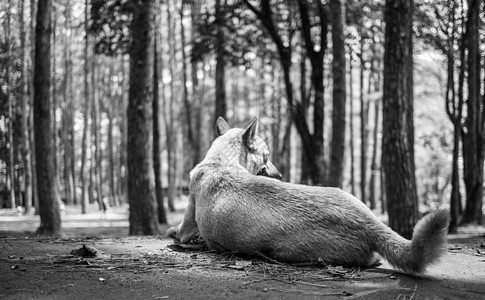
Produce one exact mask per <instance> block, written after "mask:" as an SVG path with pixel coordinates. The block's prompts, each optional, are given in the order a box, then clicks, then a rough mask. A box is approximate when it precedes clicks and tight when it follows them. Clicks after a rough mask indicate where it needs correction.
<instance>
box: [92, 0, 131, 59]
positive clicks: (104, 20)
mask: <svg viewBox="0 0 485 300" xmlns="http://www.w3.org/2000/svg"><path fill="white" fill-rule="evenodd" d="M132 14H133V3H132V1H129V0H109V1H106V0H91V24H90V26H89V29H90V33H92V34H93V35H94V36H95V40H96V45H95V48H94V49H95V52H96V53H97V54H105V55H108V56H115V55H117V54H125V53H127V52H128V51H129V47H130V43H131V41H130V33H129V26H130V22H131V19H132V17H133V16H132Z"/></svg>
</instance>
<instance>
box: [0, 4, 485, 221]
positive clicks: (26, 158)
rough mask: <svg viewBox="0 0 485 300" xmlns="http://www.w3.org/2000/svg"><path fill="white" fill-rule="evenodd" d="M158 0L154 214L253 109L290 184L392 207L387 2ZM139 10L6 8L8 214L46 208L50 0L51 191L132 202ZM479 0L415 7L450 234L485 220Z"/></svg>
mask: <svg viewBox="0 0 485 300" xmlns="http://www.w3.org/2000/svg"><path fill="white" fill-rule="evenodd" d="M153 2H154V4H153V5H152V6H150V7H151V8H152V10H153V17H152V18H151V19H150V22H151V23H150V24H152V25H153V31H149V32H150V33H153V43H152V44H147V45H150V46H153V51H154V58H153V59H152V60H150V62H151V63H152V68H153V69H152V70H151V71H150V73H149V74H153V76H152V77H151V79H150V80H153V91H152V92H153V100H152V101H151V102H152V103H151V104H150V110H151V111H152V113H153V118H152V120H153V122H152V123H153V131H152V132H151V133H150V140H151V141H152V142H151V143H152V144H153V153H152V154H153V160H152V163H153V166H154V169H155V170H154V174H153V176H152V177H151V179H150V180H153V185H154V186H155V191H156V202H157V204H158V217H157V219H158V221H159V222H161V223H163V222H166V216H165V214H166V212H165V209H166V210H168V211H173V209H174V205H173V203H174V201H175V200H176V199H177V198H178V197H180V196H181V195H182V194H183V193H185V192H186V190H187V187H188V174H189V171H190V170H191V169H192V168H193V166H194V165H195V164H197V163H198V162H200V161H201V160H202V159H203V157H204V154H205V152H206V151H207V149H208V147H209V146H210V144H211V142H212V141H213V139H214V137H215V133H214V127H215V126H214V124H215V120H216V118H217V117H218V116H223V117H224V118H226V120H228V122H229V123H230V124H231V125H233V126H245V125H247V124H248V122H249V121H251V120H253V119H254V118H255V117H259V121H260V127H259V130H260V135H261V136H262V138H263V139H264V140H265V141H266V142H267V144H268V146H269V148H270V151H271V153H272V158H271V159H272V161H273V162H274V163H275V165H276V166H277V167H278V169H279V170H280V172H281V173H282V174H283V180H284V181H289V182H294V183H305V184H315V185H331V186H339V187H341V188H342V189H344V190H345V191H348V192H350V193H352V194H354V195H355V196H356V197H358V198H359V199H361V200H362V201H363V202H364V203H366V204H367V205H368V206H369V207H370V208H372V209H373V210H374V211H375V212H377V213H379V212H382V213H386V203H387V202H386V200H387V199H386V192H385V190H384V184H383V182H384V180H391V179H390V178H392V174H387V176H386V174H384V172H383V171H382V160H381V154H382V149H383V148H382V147H383V145H382V141H383V138H382V137H383V119H382V117H383V112H382V110H383V81H384V80H383V79H384V63H383V60H384V53H385V26H386V24H385V22H384V11H385V5H386V3H384V1H377V0H375V1H356V0H353V1H333V0H332V1H307V0H272V1H249V0H210V1H194V0H181V1H175V0H163V1H153ZM390 2H391V3H392V1H390ZM134 3H137V1H128V0H107V1H104V0H89V1H88V0H86V1H69V0H47V1H45V0H40V2H38V1H36V0H5V1H1V3H0V27H1V30H0V87H1V88H0V193H1V194H0V197H1V198H0V200H1V202H0V204H1V207H0V208H13V207H17V206H21V207H22V209H23V212H25V213H26V214H32V213H39V201H38V198H39V197H38V192H37V191H38V185H39V183H38V179H39V178H38V174H39V172H36V168H37V167H38V166H37V164H38V163H39V158H38V157H37V160H36V159H34V157H35V151H36V149H35V145H36V144H35V141H34V129H35V128H34V127H35V126H34V125H35V122H34V109H33V108H34V106H35V104H34V97H35V93H34V90H35V88H34V86H35V83H34V63H35V59H36V53H35V52H36V49H35V47H34V45H35V44H36V25H38V22H39V16H38V15H37V13H38V9H37V8H38V7H40V5H41V4H46V5H51V11H50V15H51V16H52V19H51V21H50V29H51V30H50V32H49V36H48V40H47V43H48V44H49V45H50V52H49V57H47V58H50V66H49V70H48V73H47V74H49V76H50V88H49V91H48V92H49V94H48V95H49V96H48V97H49V100H48V101H49V102H50V106H49V110H50V141H51V144H52V147H53V152H54V153H55V155H54V156H53V161H52V169H51V173H52V174H53V178H54V182H55V193H56V195H57V196H56V197H57V198H58V199H62V203H63V205H76V206H78V207H79V210H81V211H82V212H83V213H85V212H86V207H87V205H88V204H89V203H91V204H92V203H98V204H99V207H100V208H101V207H102V206H103V205H108V206H118V205H121V204H123V203H128V202H129V200H128V191H127V189H128V186H129V183H128V176H127V170H128V165H127V164H128V158H127V157H128V153H127V151H129V149H130V148H129V146H128V132H129V130H130V128H129V120H130V117H129V116H127V111H128V110H129V101H130V100H129V95H130V80H133V78H130V55H129V53H130V50H131V45H132V43H133V40H134V39H136V38H139V37H140V36H136V34H135V29H136V28H135V27H136V25H135V24H131V23H132V20H133V18H134V11H136V9H139V7H138V8H137V4H134ZM142 5H143V4H142ZM483 6H484V5H483V3H481V1H476V0H469V1H465V0H464V1H452V0H416V1H415V2H414V11H413V12H412V16H413V18H414V20H413V22H412V23H410V24H408V25H409V26H410V28H412V33H413V48H412V50H413V58H414V65H413V76H414V108H413V110H414V111H412V110H411V112H413V116H414V153H415V154H414V161H415V166H413V168H414V167H415V176H416V188H417V195H418V199H419V211H420V212H422V213H424V212H426V211H429V210H432V209H434V208H436V207H439V206H446V207H450V203H452V202H450V201H451V199H454V201H455V202H454V203H455V204H453V205H454V207H456V209H455V212H456V216H455V221H454V222H455V226H454V228H455V229H456V225H457V224H458V222H459V221H460V218H458V216H461V215H463V213H464V212H465V210H466V204H467V203H468V202H473V203H474V204H473V205H474V206H473V207H474V208H471V210H474V212H473V213H471V215H472V216H471V217H467V218H465V219H464V220H463V223H464V224H466V223H481V220H482V203H483V202H482V200H481V198H482V195H483V192H482V188H483V187H482V185H483V153H482V152H483V150H482V149H483V145H482V144H483V137H484V132H485V131H484V130H483V127H484V122H483V120H485V118H484V117H483V115H482V113H483V112H485V110H484V109H483V108H484V104H485V93H484V85H485V69H484V65H485V64H484V58H485V42H484V40H485V28H484V27H485V26H484V25H483V24H484V19H485V14H484V7H483ZM339 11H340V12H344V14H343V18H337V17H336V16H338V12H339ZM339 22H341V24H340V25H339ZM149 27H150V26H149ZM136 32H137V33H140V32H142V33H143V31H136ZM150 33H149V34H150ZM39 57H40V59H42V60H43V59H47V58H46V57H42V56H39ZM136 63H137V62H133V61H131V64H136ZM473 70H475V71H476V73H473V72H474V71H473ZM132 76H133V74H132ZM411 102H412V99H411ZM472 102H473V103H472ZM411 106H412V105H411ZM476 112H478V114H476V115H477V116H478V117H477V118H476V119H474V118H473V117H472V114H474V113H476ZM339 126H340V127H339ZM472 127H473V128H476V130H477V135H476V136H474V139H473V141H472V140H470V139H469V138H468V133H470V132H472V131H471V129H470V128H472ZM134 130H135V129H134ZM143 134H144V133H143V132H140V135H143ZM35 136H37V135H35ZM470 143H471V144H470ZM308 149H312V150H311V151H310V150H308ZM473 155H474V156H475V157H474V159H475V160H471V161H470V159H467V157H471V156H473ZM36 161H37V162H36ZM467 162H468V166H470V165H471V166H473V165H474V166H475V167H476V168H478V171H477V172H475V173H473V175H470V172H468V171H467V170H468V169H467ZM395 167H396V168H399V166H395ZM466 174H468V175H466ZM467 176H468V177H467ZM470 176H474V177H473V179H470ZM467 178H468V179H467ZM396 180H399V178H397V179H396ZM467 180H468V183H469V184H467ZM477 182H478V186H477ZM472 183H473V184H472ZM398 196H399V195H398ZM453 197H454V198H453ZM477 206H478V208H477ZM154 207H156V206H154ZM452 211H453V209H452ZM477 211H478V213H476V212H477ZM130 221H132V220H131V219H130Z"/></svg>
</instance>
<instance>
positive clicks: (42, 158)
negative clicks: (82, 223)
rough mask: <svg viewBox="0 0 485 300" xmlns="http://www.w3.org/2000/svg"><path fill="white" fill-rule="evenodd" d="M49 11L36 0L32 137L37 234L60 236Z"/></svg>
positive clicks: (49, 4)
mask: <svg viewBox="0 0 485 300" xmlns="http://www.w3.org/2000/svg"><path fill="white" fill-rule="evenodd" d="M51 9H52V1H51V0H39V2H38V10H37V21H36V23H37V25H36V39H35V63H34V134H35V150H36V153H35V156H36V157H35V158H36V171H37V182H38V195H39V214H40V227H39V228H38V229H37V232H38V233H39V234H45V235H59V234H60V233H61V218H60V213H59V200H58V198H57V195H58V194H57V191H56V183H55V177H54V174H55V170H54V155H55V153H54V151H53V150H54V149H53V145H52V130H51V102H50V101H51V100H50V84H51V82H50V79H51V78H50V60H51V59H50V57H51V50H50V48H51V47H50V35H51V30H52V29H51Z"/></svg>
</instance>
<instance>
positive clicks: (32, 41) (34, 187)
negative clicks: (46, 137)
mask: <svg viewBox="0 0 485 300" xmlns="http://www.w3.org/2000/svg"><path fill="white" fill-rule="evenodd" d="M35 12H36V9H35V0H30V45H31V47H30V61H31V63H32V65H33V64H34V62H35V47H34V44H35V22H36V20H35V19H36V14H35ZM29 75H30V82H29V87H30V90H31V91H32V92H31V93H30V99H29V104H30V108H31V109H30V110H31V111H30V113H29V127H30V128H29V130H30V146H31V152H32V154H31V157H32V159H31V168H32V198H33V202H34V208H35V215H38V214H39V193H38V189H37V186H38V184H37V164H36V162H35V133H34V70H33V67H32V68H30V74H29Z"/></svg>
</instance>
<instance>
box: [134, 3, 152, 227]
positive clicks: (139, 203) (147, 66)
mask: <svg viewBox="0 0 485 300" xmlns="http://www.w3.org/2000/svg"><path fill="white" fill-rule="evenodd" d="M133 5H134V14H133V21H132V22H133V23H132V27H131V34H132V43H133V44H132V47H131V50H130V91H129V103H128V110H127V116H128V145H127V147H128V151H127V154H128V201H129V204H130V217H129V220H130V234H131V235H139V234H145V235H150V234H158V233H159V229H158V214H157V203H156V199H155V178H154V173H153V170H154V169H153V153H152V151H153V145H152V138H151V136H152V135H151V134H152V130H153V118H152V103H153V66H154V56H155V55H154V49H155V48H154V37H155V9H156V5H155V0H144V1H139V2H137V3H136V4H133Z"/></svg>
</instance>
